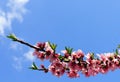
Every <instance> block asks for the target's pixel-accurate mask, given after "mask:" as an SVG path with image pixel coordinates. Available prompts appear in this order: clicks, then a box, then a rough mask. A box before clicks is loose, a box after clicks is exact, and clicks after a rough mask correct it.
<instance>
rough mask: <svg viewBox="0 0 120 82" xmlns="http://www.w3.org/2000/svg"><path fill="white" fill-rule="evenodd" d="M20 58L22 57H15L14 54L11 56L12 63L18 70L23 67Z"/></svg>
mask: <svg viewBox="0 0 120 82" xmlns="http://www.w3.org/2000/svg"><path fill="white" fill-rule="evenodd" d="M22 60H23V59H22V58H21V57H16V56H14V57H13V61H14V63H13V64H12V65H13V67H14V68H15V69H16V70H18V71H20V70H22V68H23V66H22Z"/></svg>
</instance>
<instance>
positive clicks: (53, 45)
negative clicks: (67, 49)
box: [48, 41, 57, 51]
mask: <svg viewBox="0 0 120 82" xmlns="http://www.w3.org/2000/svg"><path fill="white" fill-rule="evenodd" d="M48 44H49V45H50V47H51V48H52V49H53V50H54V51H55V50H56V48H57V45H56V44H53V43H50V42H49V41H48Z"/></svg>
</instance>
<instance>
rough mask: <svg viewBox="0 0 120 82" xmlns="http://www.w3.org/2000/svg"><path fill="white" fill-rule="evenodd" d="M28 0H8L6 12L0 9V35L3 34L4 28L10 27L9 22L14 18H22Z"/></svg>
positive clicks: (20, 19) (8, 28)
mask: <svg viewBox="0 0 120 82" xmlns="http://www.w3.org/2000/svg"><path fill="white" fill-rule="evenodd" d="M28 2H29V0H8V3H7V4H6V5H7V8H8V9H9V10H8V11H7V12H5V11H3V10H0V35H4V33H5V30H10V29H11V24H12V21H13V20H14V19H17V20H19V21H22V20H23V14H25V13H26V11H27V9H26V8H25V5H26V4H27V3H28Z"/></svg>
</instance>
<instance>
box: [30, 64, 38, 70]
mask: <svg viewBox="0 0 120 82" xmlns="http://www.w3.org/2000/svg"><path fill="white" fill-rule="evenodd" d="M30 69H32V70H37V69H38V67H37V66H36V65H35V62H33V64H32V66H31V67H30Z"/></svg>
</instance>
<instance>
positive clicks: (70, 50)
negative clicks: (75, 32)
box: [65, 47, 73, 55]
mask: <svg viewBox="0 0 120 82" xmlns="http://www.w3.org/2000/svg"><path fill="white" fill-rule="evenodd" d="M65 50H66V51H67V52H68V54H70V55H71V53H72V51H73V48H70V47H65Z"/></svg>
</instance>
